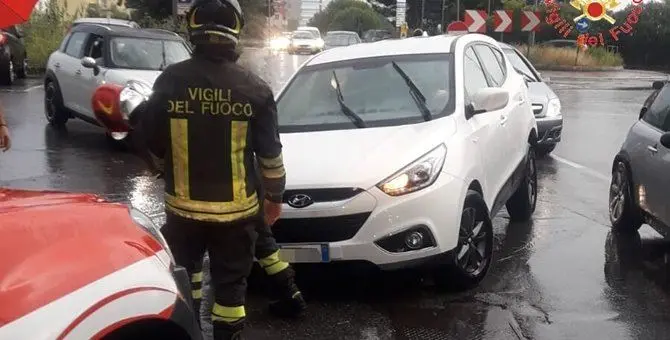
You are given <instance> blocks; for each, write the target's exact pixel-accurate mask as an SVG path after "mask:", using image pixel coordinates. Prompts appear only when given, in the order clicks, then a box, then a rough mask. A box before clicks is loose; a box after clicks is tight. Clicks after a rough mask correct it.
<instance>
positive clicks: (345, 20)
mask: <svg viewBox="0 0 670 340" xmlns="http://www.w3.org/2000/svg"><path fill="white" fill-rule="evenodd" d="M308 25H309V26H315V27H318V28H319V30H320V31H321V32H328V31H333V30H343V31H354V32H358V34H363V32H364V31H366V30H369V29H393V26H392V25H391V23H390V22H389V21H388V20H386V18H385V17H384V16H382V15H381V14H379V13H378V12H376V11H375V10H374V9H373V8H372V7H371V6H370V5H369V4H368V3H366V2H363V1H358V0H333V1H331V2H330V3H328V6H326V8H325V9H324V10H323V11H321V12H319V13H316V14H315V15H314V17H312V19H310V21H309V22H308Z"/></svg>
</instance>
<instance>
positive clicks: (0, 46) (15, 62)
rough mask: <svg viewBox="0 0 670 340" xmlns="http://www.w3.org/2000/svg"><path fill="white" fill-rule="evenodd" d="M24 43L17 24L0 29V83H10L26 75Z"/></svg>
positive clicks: (26, 56) (26, 55)
mask: <svg viewBox="0 0 670 340" xmlns="http://www.w3.org/2000/svg"><path fill="white" fill-rule="evenodd" d="M27 58H28V54H27V53H26V45H25V44H24V41H23V33H22V32H21V29H20V28H19V27H18V26H10V27H9V28H5V29H2V30H0V85H12V84H13V83H14V80H15V79H16V78H25V77H26V68H27V67H26V64H27V63H26V60H27Z"/></svg>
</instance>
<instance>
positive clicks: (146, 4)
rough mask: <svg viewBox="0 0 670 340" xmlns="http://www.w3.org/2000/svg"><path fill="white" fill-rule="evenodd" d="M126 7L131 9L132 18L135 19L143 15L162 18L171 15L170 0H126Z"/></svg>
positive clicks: (137, 19) (141, 17)
mask: <svg viewBox="0 0 670 340" xmlns="http://www.w3.org/2000/svg"><path fill="white" fill-rule="evenodd" d="M126 7H128V8H132V9H133V20H136V21H139V20H142V19H144V18H145V17H151V18H153V19H155V20H163V19H166V18H167V17H169V16H170V15H172V1H170V0H126Z"/></svg>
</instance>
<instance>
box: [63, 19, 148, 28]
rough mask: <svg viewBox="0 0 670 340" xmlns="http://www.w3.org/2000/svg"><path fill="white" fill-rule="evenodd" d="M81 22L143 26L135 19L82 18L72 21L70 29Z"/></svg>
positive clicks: (132, 26) (131, 26)
mask: <svg viewBox="0 0 670 340" xmlns="http://www.w3.org/2000/svg"><path fill="white" fill-rule="evenodd" d="M80 24H100V25H105V26H121V27H130V28H141V27H140V24H138V23H136V22H135V21H130V20H122V19H112V18H110V19H107V18H80V19H77V20H75V21H73V22H72V25H70V29H72V28H75V27H77V25H80Z"/></svg>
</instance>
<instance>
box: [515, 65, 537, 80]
mask: <svg viewBox="0 0 670 340" xmlns="http://www.w3.org/2000/svg"><path fill="white" fill-rule="evenodd" d="M514 70H515V71H516V72H517V73H519V74H520V75H522V76H523V77H524V78H526V81H528V82H530V83H534V82H537V80H535V78H534V77H531V76H530V75H529V74H528V73H526V72H523V71H521V70H520V69H518V68H516V67H515V68H514Z"/></svg>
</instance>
